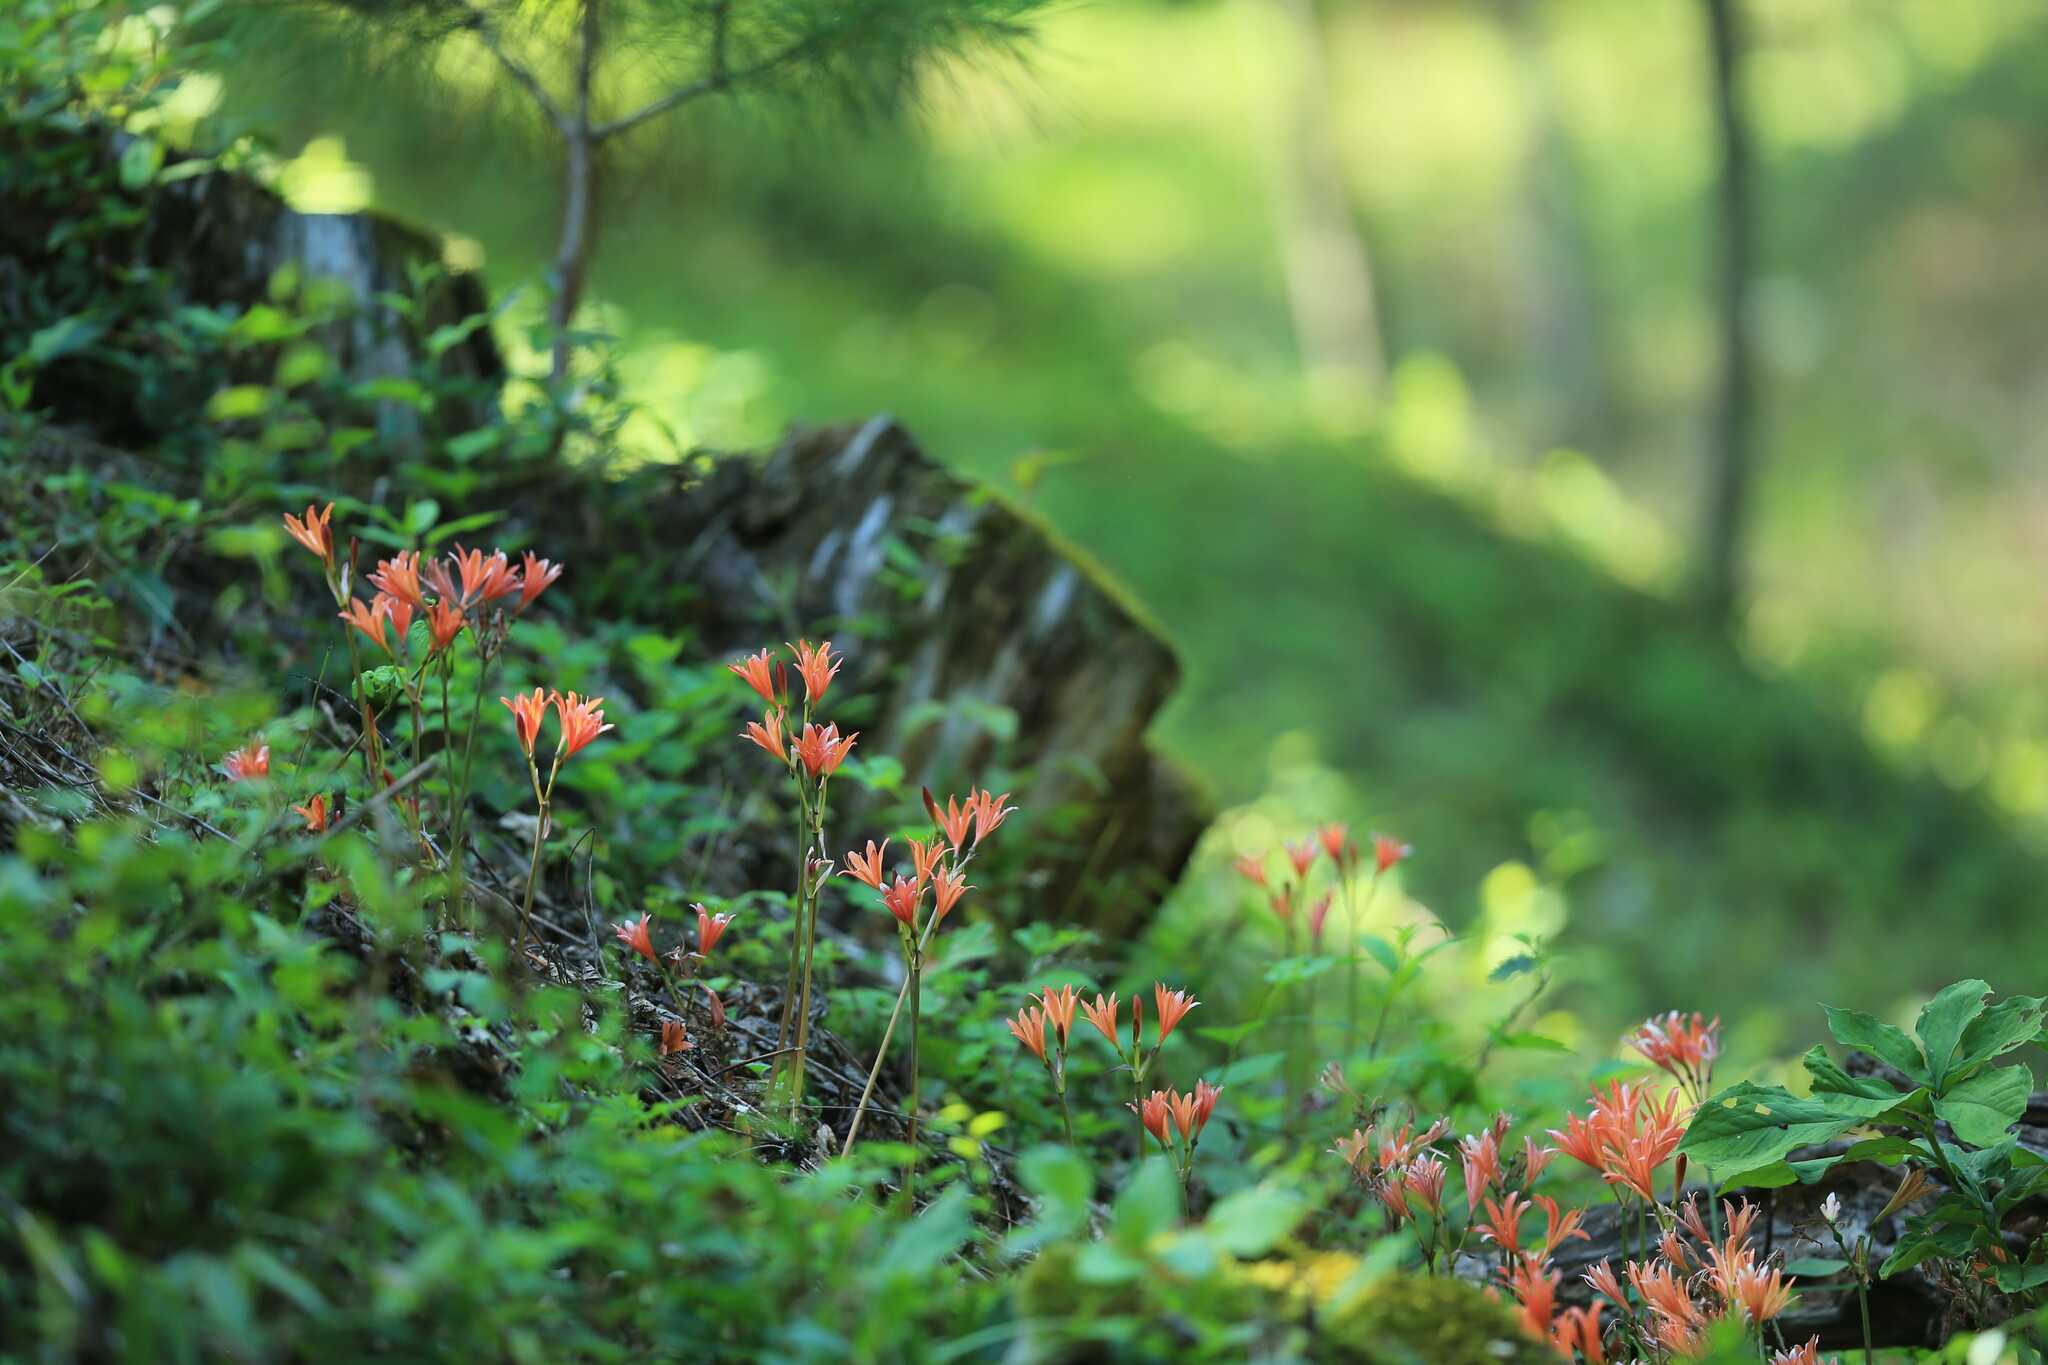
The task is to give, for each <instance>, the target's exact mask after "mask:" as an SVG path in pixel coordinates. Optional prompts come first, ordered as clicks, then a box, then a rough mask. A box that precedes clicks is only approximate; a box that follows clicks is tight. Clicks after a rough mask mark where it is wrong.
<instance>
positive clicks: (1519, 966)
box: [1486, 953, 1543, 981]
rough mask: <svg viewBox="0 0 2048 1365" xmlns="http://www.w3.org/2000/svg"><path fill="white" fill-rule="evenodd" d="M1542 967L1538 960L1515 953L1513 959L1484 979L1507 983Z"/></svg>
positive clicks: (1527, 955)
mask: <svg viewBox="0 0 2048 1365" xmlns="http://www.w3.org/2000/svg"><path fill="white" fill-rule="evenodd" d="M1542 965H1543V964H1542V962H1541V961H1540V960H1539V959H1537V958H1535V957H1531V956H1530V955H1529V954H1528V953H1516V954H1515V955H1514V956H1513V957H1511V958H1509V959H1508V960H1507V961H1505V962H1503V963H1501V964H1500V965H1499V966H1498V967H1495V968H1494V969H1493V970H1492V971H1490V972H1488V973H1487V974H1486V979H1487V980H1488V981H1509V980H1512V979H1514V978H1515V977H1518V976H1521V975H1522V974H1523V973H1525V972H1533V971H1535V970H1536V969H1537V968H1538V967H1540V966H1542Z"/></svg>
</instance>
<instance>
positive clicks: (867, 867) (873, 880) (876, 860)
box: [839, 839, 889, 891]
mask: <svg viewBox="0 0 2048 1365" xmlns="http://www.w3.org/2000/svg"><path fill="white" fill-rule="evenodd" d="M888 852H889V841H888V840H887V839H884V840H882V846H881V847H880V848H876V847H875V841H874V840H873V839H870V840H868V851H867V856H865V857H863V856H861V855H860V854H858V853H853V852H849V853H847V855H846V867H845V868H844V869H843V870H842V871H841V872H840V874H839V875H840V876H842V877H851V878H853V879H854V880H855V881H857V882H866V883H867V884H868V885H869V886H872V887H873V888H874V889H875V890H877V891H880V890H881V889H882V878H883V876H884V875H885V872H884V869H883V866H882V860H883V858H884V857H885V856H886V855H887V854H888Z"/></svg>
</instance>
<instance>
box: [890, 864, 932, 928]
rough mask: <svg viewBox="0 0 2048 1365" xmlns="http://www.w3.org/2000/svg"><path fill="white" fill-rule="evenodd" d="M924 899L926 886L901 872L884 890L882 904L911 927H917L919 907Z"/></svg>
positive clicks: (905, 924)
mask: <svg viewBox="0 0 2048 1365" xmlns="http://www.w3.org/2000/svg"><path fill="white" fill-rule="evenodd" d="M923 900H924V887H923V886H922V885H921V884H920V883H918V882H915V881H912V880H911V879H910V878H908V877H906V876H904V875H903V874H902V873H900V872H899V873H897V874H896V880H895V881H893V882H891V883H889V885H888V887H887V888H886V889H885V890H884V891H883V892H882V904H884V905H886V906H888V907H889V913H890V914H892V915H894V916H895V917H896V918H897V919H899V920H901V921H903V923H904V926H905V927H906V928H911V929H915V928H916V927H917V907H918V905H919V903H921V902H922V901H923Z"/></svg>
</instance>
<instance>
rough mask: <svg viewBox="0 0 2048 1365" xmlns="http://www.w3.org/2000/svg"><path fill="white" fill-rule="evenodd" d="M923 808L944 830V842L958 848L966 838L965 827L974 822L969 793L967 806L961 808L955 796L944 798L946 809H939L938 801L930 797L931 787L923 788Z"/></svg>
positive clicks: (933, 821)
mask: <svg viewBox="0 0 2048 1365" xmlns="http://www.w3.org/2000/svg"><path fill="white" fill-rule="evenodd" d="M924 808H925V809H926V810H927V811H929V812H930V813H931V817H932V823H933V824H934V825H936V826H938V827H939V829H940V830H942V831H944V833H945V835H946V842H947V843H949V844H951V845H952V846H953V847H954V848H960V847H961V846H962V845H964V844H965V842H966V840H967V827H968V826H969V825H971V824H972V823H973V822H974V797H973V796H972V794H970V795H969V796H968V798H967V806H966V808H965V809H962V808H961V805H960V802H959V800H958V798H956V797H951V796H949V797H947V798H946V809H945V810H944V812H941V811H940V810H939V803H938V802H937V801H935V800H933V799H932V789H931V788H930V787H926V788H925V789H924Z"/></svg>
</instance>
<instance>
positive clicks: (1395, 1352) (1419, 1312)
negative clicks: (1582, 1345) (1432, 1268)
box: [1315, 1275, 1555, 1365]
mask: <svg viewBox="0 0 2048 1365" xmlns="http://www.w3.org/2000/svg"><path fill="white" fill-rule="evenodd" d="M1315 1359H1316V1360H1318V1361H1319V1362H1329V1363H1330V1365H1338V1363H1339V1362H1342V1365H1492V1363H1493V1362H1505V1365H1541V1363H1542V1362H1544V1361H1548V1360H1553V1359H1555V1357H1554V1356H1553V1355H1552V1354H1551V1353H1550V1351H1549V1350H1548V1349H1547V1348H1545V1347H1543V1346H1540V1345H1538V1344H1537V1343H1535V1342H1534V1341H1531V1340H1530V1339H1529V1338H1528V1336H1527V1335H1526V1334H1524V1333H1523V1331H1522V1329H1521V1326H1520V1325H1519V1324H1518V1323H1516V1321H1515V1318H1514V1314H1513V1313H1512V1312H1510V1311H1509V1310H1508V1308H1507V1307H1506V1306H1505V1305H1503V1304H1501V1303H1499V1302H1496V1301H1495V1300H1493V1299H1489V1298H1487V1297H1486V1296H1485V1295H1484V1294H1482V1293H1480V1291H1479V1290H1478V1289H1477V1288H1475V1287H1473V1286H1472V1285H1469V1284H1466V1283H1464V1282H1463V1281H1461V1280H1455V1279H1447V1278H1445V1279H1439V1278H1433V1277H1432V1278H1429V1279H1422V1278H1414V1277H1409V1276H1405V1275H1390V1276H1387V1277H1385V1278H1383V1279H1381V1280H1379V1281H1377V1282H1376V1283H1374V1284H1373V1285H1371V1286H1370V1287H1369V1288H1367V1289H1366V1290H1365V1292H1364V1293H1363V1294H1361V1295H1360V1296H1359V1297H1358V1299H1357V1301H1356V1302H1355V1303H1353V1304H1352V1305H1351V1306H1349V1307H1348V1308H1346V1309H1344V1310H1343V1311H1341V1312H1339V1313H1337V1314H1335V1315H1334V1316H1333V1317H1332V1318H1331V1319H1330V1321H1329V1323H1328V1324H1327V1327H1326V1329H1325V1336H1324V1339H1323V1341H1322V1343H1321V1346H1320V1350H1319V1353H1318V1354H1317V1355H1316V1357H1315Z"/></svg>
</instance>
